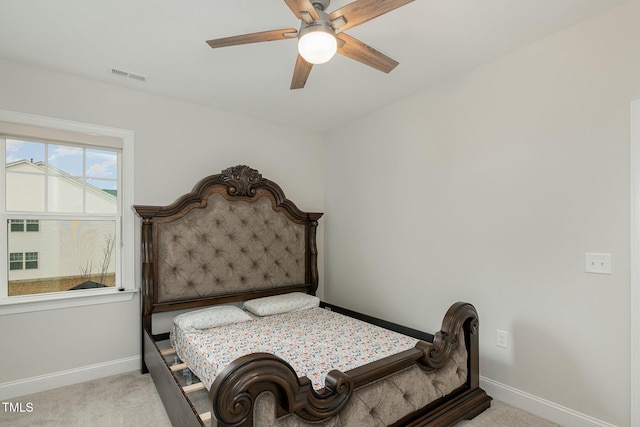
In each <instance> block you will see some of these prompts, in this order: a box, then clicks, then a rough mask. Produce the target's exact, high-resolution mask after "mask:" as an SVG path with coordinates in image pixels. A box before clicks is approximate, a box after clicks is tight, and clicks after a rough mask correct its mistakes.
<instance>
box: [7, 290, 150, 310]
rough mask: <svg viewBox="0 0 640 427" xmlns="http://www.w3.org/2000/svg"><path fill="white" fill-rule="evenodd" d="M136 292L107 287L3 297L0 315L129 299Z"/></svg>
mask: <svg viewBox="0 0 640 427" xmlns="http://www.w3.org/2000/svg"><path fill="white" fill-rule="evenodd" d="M137 292H138V290H137V289H127V290H124V291H117V290H115V289H108V290H102V291H96V290H90V291H73V293H64V292H61V293H59V294H47V295H29V296H19V297H10V298H3V299H0V316H4V315H8V314H19V313H31V312H34V311H45V310H59V309H64V308H72V307H82V306H87V305H96V304H110V303H114V302H125V301H131V300H132V299H133V296H134V295H135V294H136V293H137Z"/></svg>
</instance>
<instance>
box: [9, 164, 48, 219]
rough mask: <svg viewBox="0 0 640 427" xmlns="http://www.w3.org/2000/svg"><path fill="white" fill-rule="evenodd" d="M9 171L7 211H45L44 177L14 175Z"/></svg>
mask: <svg viewBox="0 0 640 427" xmlns="http://www.w3.org/2000/svg"><path fill="white" fill-rule="evenodd" d="M10 171H11V169H7V182H6V187H5V190H6V201H7V211H23V212H42V211H44V175H33V174H28V173H27V174H25V173H12V172H10Z"/></svg>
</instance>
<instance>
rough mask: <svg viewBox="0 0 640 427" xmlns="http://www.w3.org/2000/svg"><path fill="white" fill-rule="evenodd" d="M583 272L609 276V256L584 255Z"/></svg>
mask: <svg viewBox="0 0 640 427" xmlns="http://www.w3.org/2000/svg"><path fill="white" fill-rule="evenodd" d="M584 271H585V272H587V273H596V274H611V254H594V253H586V254H584Z"/></svg>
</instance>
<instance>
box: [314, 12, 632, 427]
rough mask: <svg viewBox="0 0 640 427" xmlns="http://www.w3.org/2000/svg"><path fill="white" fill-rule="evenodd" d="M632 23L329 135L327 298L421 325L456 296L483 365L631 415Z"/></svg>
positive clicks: (569, 401) (563, 36)
mask: <svg viewBox="0 0 640 427" xmlns="http://www.w3.org/2000/svg"><path fill="white" fill-rule="evenodd" d="M638 22H640V7H639V5H638V2H629V3H626V4H625V5H623V6H621V7H619V8H617V9H614V10H612V11H610V12H609V13H606V14H604V15H601V16H599V17H596V18H594V19H592V20H589V21H586V22H584V23H581V24H580V25H577V26H575V27H573V28H570V29H568V30H566V31H563V32H561V33H559V34H556V35H553V36H551V37H548V38H546V39H544V40H540V41H539V42H537V43H534V44H532V45H530V46H528V47H526V48H524V49H521V50H519V51H517V52H515V53H512V54H509V55H506V56H504V57H501V58H499V59H497V60H494V61H492V62H490V63H487V64H485V65H484V66H482V67H479V68H477V69H475V70H472V71H470V72H467V73H465V74H463V75H460V76H456V77H453V78H451V79H449V80H448V81H446V82H443V83H442V84H440V85H438V86H436V87H433V88H431V89H429V90H426V91H424V92H422V93H419V94H417V95H415V96H412V97H410V98H408V99H405V100H403V101H401V102H398V103H396V104H394V105H391V106H389V107H388V108H385V109H383V110H380V111H378V112H376V113H374V114H371V115H369V116H367V117H365V118H363V119H361V120H359V121H357V122H354V123H350V124H347V125H345V126H343V127H341V128H339V129H336V130H335V131H333V132H331V133H329V134H328V135H327V150H326V167H327V169H326V178H325V186H326V196H325V209H326V211H327V212H328V213H329V214H328V215H327V216H326V219H325V243H326V244H325V247H326V253H325V295H326V299H327V300H328V301H330V302H335V303H340V304H345V305H347V306H350V307H351V308H353V309H358V310H362V311H365V312H368V313H370V314H372V315H377V316H382V317H385V318H388V319H389V320H393V321H398V322H401V323H406V324H409V325H411V326H414V327H418V328H425V329H427V330H434V329H439V326H440V322H441V318H442V315H443V314H444V312H445V310H446V309H447V308H448V306H449V305H450V304H451V303H452V302H454V301H457V300H465V301H469V302H471V303H473V304H474V305H476V307H477V309H478V311H479V314H480V320H481V337H480V339H481V352H482V353H481V375H483V376H484V377H487V378H489V379H492V380H494V381H497V382H499V383H501V384H504V385H507V386H510V387H514V388H516V389H518V390H520V391H523V392H526V393H530V394H532V395H534V396H537V397H540V398H542V399H547V400H549V401H551V402H554V403H555V404H557V405H561V406H564V407H566V408H569V409H571V410H574V411H578V412H580V413H583V414H587V415H589V416H592V417H595V418H597V419H600V420H603V421H605V422H609V423H612V424H615V425H620V426H624V425H629V412H630V401H629V387H630V384H629V375H630V368H629V365H630V360H629V351H630V345H629V333H630V314H629V242H630V241H629V233H630V229H629V208H630V207H629V183H630V175H629V126H630V124H629V108H630V102H631V101H632V100H634V99H637V98H640V43H638V40H640V26H639V25H638ZM585 252H605V253H611V254H613V274H612V275H595V274H586V273H584V254H585ZM496 329H502V330H506V331H508V332H509V334H510V335H509V338H510V348H509V349H508V350H505V349H502V348H498V347H496V345H495V342H496ZM636 404H637V402H636Z"/></svg>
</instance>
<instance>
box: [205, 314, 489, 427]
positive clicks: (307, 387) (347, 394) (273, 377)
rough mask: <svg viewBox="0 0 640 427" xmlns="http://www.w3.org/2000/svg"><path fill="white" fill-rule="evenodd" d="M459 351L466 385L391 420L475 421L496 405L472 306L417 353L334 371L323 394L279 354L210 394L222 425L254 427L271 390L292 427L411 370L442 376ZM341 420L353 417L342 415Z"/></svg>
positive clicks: (241, 364)
mask: <svg viewBox="0 0 640 427" xmlns="http://www.w3.org/2000/svg"><path fill="white" fill-rule="evenodd" d="M459 346H464V349H461V348H460V347H459ZM456 350H459V351H462V352H464V353H465V354H466V357H465V360H466V365H467V366H466V370H465V371H466V378H465V379H464V381H463V383H462V385H460V386H458V387H456V388H455V389H454V390H452V391H449V392H447V394H446V395H445V396H442V397H440V398H438V399H435V400H434V401H432V402H428V403H427V404H426V405H424V406H423V407H421V408H420V409H419V410H417V411H414V412H412V413H410V414H406V415H404V416H402V417H400V418H399V419H395V420H392V421H391V422H388V424H392V425H398V426H400V425H402V426H406V425H433V426H440V425H441V426H446V425H451V424H453V423H455V422H457V421H460V420H463V419H468V418H472V417H474V416H475V415H477V414H478V413H480V412H482V411H483V410H485V409H486V408H488V407H489V405H490V401H491V398H490V397H489V396H487V395H486V393H485V392H484V391H483V390H481V389H480V388H479V373H478V316H477V313H476V310H475V308H474V307H473V306H472V305H471V304H467V303H457V304H454V305H453V306H452V307H451V308H450V309H449V311H448V312H447V314H446V315H445V318H444V321H443V324H442V329H441V331H440V332H438V333H436V334H435V338H434V340H433V343H429V342H426V341H420V342H419V343H418V344H417V345H416V347H415V348H413V349H410V350H406V351H403V352H402V353H399V354H396V355H393V356H390V357H387V358H385V359H382V360H380V361H377V362H374V363H370V364H368V365H365V366H362V367H360V368H356V369H352V370H350V371H347V372H344V373H343V372H340V371H337V370H334V371H331V372H330V373H329V375H328V376H327V379H326V386H325V388H324V389H322V390H320V391H316V390H313V388H312V387H311V384H310V381H309V380H308V379H307V378H306V377H302V378H298V376H297V375H296V373H295V371H294V370H293V368H292V367H291V366H290V365H289V364H288V363H287V362H285V361H284V360H282V359H280V358H278V357H277V356H274V355H271V354H265V353H257V354H250V355H247V356H244V357H241V358H239V359H237V360H236V361H235V362H233V363H232V364H231V365H229V366H228V367H227V368H225V369H224V370H223V371H222V372H221V373H220V374H219V375H218V376H217V377H216V380H215V381H214V383H213V385H212V387H211V391H210V397H211V400H212V405H213V412H214V414H215V417H216V419H217V420H218V424H219V425H221V426H243V427H249V426H253V425H254V418H255V416H254V408H255V402H256V399H257V398H258V396H259V395H260V394H262V393H264V392H270V393H271V394H272V395H273V398H274V402H275V409H274V412H275V416H276V417H283V416H287V415H288V414H295V417H296V420H295V422H292V421H291V420H288V421H287V425H300V426H303V425H307V424H308V423H313V422H317V421H320V420H324V419H328V418H330V417H333V416H336V415H337V414H340V413H341V411H343V410H344V408H345V405H346V404H347V403H348V402H349V400H350V398H351V397H352V395H353V394H354V393H355V392H357V391H356V390H357V389H359V388H361V387H365V386H367V385H369V384H372V383H374V382H376V381H379V380H381V379H382V378H385V377H388V376H390V375H393V374H395V373H398V372H401V371H404V370H406V369H408V368H410V367H412V366H418V367H419V368H420V370H422V371H424V372H434V373H436V374H437V371H438V370H439V369H442V368H444V367H445V366H447V365H451V363H452V359H453V355H454V354H455V352H456ZM436 382H441V381H440V380H438V379H434V380H433V384H434V385H435V384H436ZM425 393H426V391H425ZM365 406H366V405H365ZM353 410H354V411H357V410H358V409H353ZM350 416H353V415H350ZM358 416H360V415H358ZM376 417H377V418H379V415H376ZM341 418H342V419H345V418H348V417H347V416H345V414H344V413H342V414H341ZM360 419H362V418H360ZM273 421H275V420H272V421H270V424H271V422H273ZM387 421H389V419H387ZM260 424H262V423H260Z"/></svg>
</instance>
